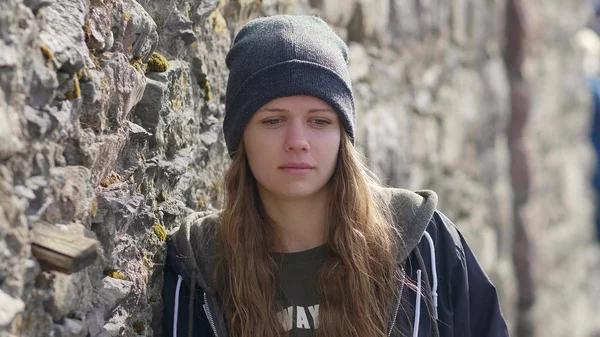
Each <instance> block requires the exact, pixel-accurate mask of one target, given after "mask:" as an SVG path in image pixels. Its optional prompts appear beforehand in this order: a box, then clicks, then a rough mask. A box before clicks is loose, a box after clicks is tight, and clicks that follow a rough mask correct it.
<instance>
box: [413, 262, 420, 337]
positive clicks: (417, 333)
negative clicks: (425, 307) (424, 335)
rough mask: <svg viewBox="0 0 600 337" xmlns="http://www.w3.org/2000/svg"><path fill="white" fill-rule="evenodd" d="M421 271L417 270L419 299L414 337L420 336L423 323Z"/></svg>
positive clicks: (416, 304) (417, 301) (417, 300)
mask: <svg viewBox="0 0 600 337" xmlns="http://www.w3.org/2000/svg"><path fill="white" fill-rule="evenodd" d="M420 313H421V269H419V270H417V299H416V300H415V329H414V330H413V337H418V336H419V323H420V321H421V314H420Z"/></svg>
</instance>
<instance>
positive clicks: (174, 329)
mask: <svg viewBox="0 0 600 337" xmlns="http://www.w3.org/2000/svg"><path fill="white" fill-rule="evenodd" d="M182 280H183V277H181V275H177V287H176V288H175V308H174V310H173V311H174V314H173V337H177V316H179V290H180V289H181V281H182Z"/></svg>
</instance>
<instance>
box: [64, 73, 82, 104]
mask: <svg viewBox="0 0 600 337" xmlns="http://www.w3.org/2000/svg"><path fill="white" fill-rule="evenodd" d="M73 81H74V88H73V91H69V92H67V93H66V94H65V97H66V98H67V99H68V100H72V99H76V98H79V97H80V96H81V87H80V86H79V79H78V78H74V79H73Z"/></svg>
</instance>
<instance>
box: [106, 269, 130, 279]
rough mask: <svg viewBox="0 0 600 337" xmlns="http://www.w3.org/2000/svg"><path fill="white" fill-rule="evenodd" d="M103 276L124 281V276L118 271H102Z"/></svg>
mask: <svg viewBox="0 0 600 337" xmlns="http://www.w3.org/2000/svg"><path fill="white" fill-rule="evenodd" d="M104 275H106V276H108V277H112V278H116V279H119V280H124V279H125V275H123V273H121V272H120V271H118V270H105V271H104Z"/></svg>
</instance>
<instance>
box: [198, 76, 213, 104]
mask: <svg viewBox="0 0 600 337" xmlns="http://www.w3.org/2000/svg"><path fill="white" fill-rule="evenodd" d="M200 88H202V89H204V99H206V100H207V101H210V98H211V88H210V82H208V79H205V80H204V81H203V82H202V83H200Z"/></svg>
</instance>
